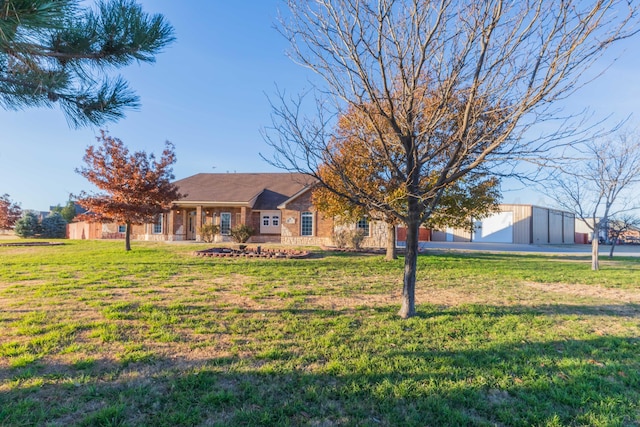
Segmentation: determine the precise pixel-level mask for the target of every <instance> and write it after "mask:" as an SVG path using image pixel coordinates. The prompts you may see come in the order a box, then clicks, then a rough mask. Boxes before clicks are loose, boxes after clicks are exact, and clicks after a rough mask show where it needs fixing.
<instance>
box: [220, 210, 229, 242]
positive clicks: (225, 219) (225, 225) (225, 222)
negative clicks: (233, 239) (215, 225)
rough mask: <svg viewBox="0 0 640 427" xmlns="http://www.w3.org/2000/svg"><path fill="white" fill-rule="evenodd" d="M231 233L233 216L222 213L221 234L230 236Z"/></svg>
mask: <svg viewBox="0 0 640 427" xmlns="http://www.w3.org/2000/svg"><path fill="white" fill-rule="evenodd" d="M230 233H231V214H230V213H229V212H222V213H221V214H220V234H222V235H225V236H228V235H229V234H230Z"/></svg>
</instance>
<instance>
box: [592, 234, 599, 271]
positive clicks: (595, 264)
mask: <svg viewBox="0 0 640 427" xmlns="http://www.w3.org/2000/svg"><path fill="white" fill-rule="evenodd" d="M599 239H600V237H599V236H598V232H597V231H594V232H593V235H592V237H591V269H592V270H594V271H595V270H600V262H599V260H598V249H599V247H600V240H599Z"/></svg>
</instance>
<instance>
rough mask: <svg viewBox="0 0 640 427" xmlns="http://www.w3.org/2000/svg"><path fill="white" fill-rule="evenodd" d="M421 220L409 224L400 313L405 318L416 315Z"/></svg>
mask: <svg viewBox="0 0 640 427" xmlns="http://www.w3.org/2000/svg"><path fill="white" fill-rule="evenodd" d="M419 227H420V222H419V221H417V220H413V221H411V223H409V224H407V245H406V248H405V257H404V284H403V287H402V307H401V308H400V311H399V312H398V315H399V316H400V317H402V318H403V319H407V318H409V317H413V316H415V315H416V269H417V264H418V232H419V230H418V229H419Z"/></svg>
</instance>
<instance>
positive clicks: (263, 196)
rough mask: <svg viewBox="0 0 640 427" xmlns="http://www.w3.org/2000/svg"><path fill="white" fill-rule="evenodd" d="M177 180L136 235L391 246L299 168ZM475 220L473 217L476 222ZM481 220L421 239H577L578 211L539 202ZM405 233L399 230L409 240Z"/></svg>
mask: <svg viewBox="0 0 640 427" xmlns="http://www.w3.org/2000/svg"><path fill="white" fill-rule="evenodd" d="M175 184H176V185H177V186H178V187H179V191H180V193H182V194H186V196H185V197H184V198H182V199H181V200H176V201H174V202H173V204H172V207H171V209H170V210H169V211H167V212H165V213H163V214H160V215H158V216H157V217H156V218H155V221H154V222H152V223H149V224H143V225H134V226H133V227H132V231H131V237H132V239H136V240H151V241H153V240H156V241H202V240H203V239H202V237H203V236H202V234H201V227H202V226H203V225H205V224H214V225H217V226H218V227H219V230H220V232H219V234H217V235H216V236H215V240H214V242H216V243H223V242H231V241H232V239H231V233H230V232H231V230H232V229H233V228H234V227H237V226H239V225H248V226H250V227H251V228H253V230H254V235H253V236H251V238H250V239H249V243H277V244H284V245H291V246H335V245H336V242H337V239H336V234H339V233H341V232H343V231H345V230H346V231H355V230H358V231H360V232H362V233H363V234H364V238H363V240H362V242H361V246H363V247H370V248H382V247H385V246H386V242H387V233H388V232H389V231H388V229H387V227H386V225H385V224H384V223H381V222H375V221H371V222H369V221H367V220H366V218H363V219H362V220H360V221H358V222H357V223H354V224H347V225H344V224H338V223H336V221H335V220H334V218H331V217H327V216H325V215H324V214H323V213H322V212H319V211H318V210H317V209H316V207H315V206H314V205H313V203H312V193H313V187H314V185H315V181H314V180H313V178H310V177H309V176H306V175H304V174H297V173H200V174H196V175H193V176H190V177H187V178H184V179H181V180H179V181H176V182H175ZM470 221H471V219H470ZM473 221H474V232H473V233H470V232H469V231H468V230H463V229H445V230H428V229H423V228H421V230H420V241H430V240H431V241H451V242H500V243H520V244H568V243H574V241H575V239H576V231H577V230H576V222H575V218H574V215H573V214H571V213H569V212H564V211H560V210H555V209H549V208H543V207H539V206H533V205H509V204H503V205H500V207H499V211H498V212H495V213H494V214H492V215H490V216H489V217H487V218H484V219H481V220H473ZM68 227H69V228H68V233H67V235H68V237H69V238H71V239H117V238H124V231H125V230H124V225H119V224H109V223H87V222H76V223H72V224H69V226H68ZM405 235H406V230H404V229H403V228H402V227H397V230H396V239H397V242H399V243H400V245H402V243H401V242H402V241H403V240H404V236H405Z"/></svg>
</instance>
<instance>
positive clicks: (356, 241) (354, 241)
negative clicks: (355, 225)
mask: <svg viewBox="0 0 640 427" xmlns="http://www.w3.org/2000/svg"><path fill="white" fill-rule="evenodd" d="M364 237H365V234H364V231H363V230H352V231H351V232H350V233H349V243H350V244H351V247H352V248H353V249H356V250H360V249H361V248H362V241H363V240H364Z"/></svg>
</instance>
